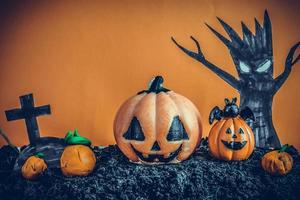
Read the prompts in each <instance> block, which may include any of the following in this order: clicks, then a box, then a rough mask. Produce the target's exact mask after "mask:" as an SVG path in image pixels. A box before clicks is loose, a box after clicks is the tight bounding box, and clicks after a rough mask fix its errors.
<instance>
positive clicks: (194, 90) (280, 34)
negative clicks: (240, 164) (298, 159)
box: [0, 0, 300, 149]
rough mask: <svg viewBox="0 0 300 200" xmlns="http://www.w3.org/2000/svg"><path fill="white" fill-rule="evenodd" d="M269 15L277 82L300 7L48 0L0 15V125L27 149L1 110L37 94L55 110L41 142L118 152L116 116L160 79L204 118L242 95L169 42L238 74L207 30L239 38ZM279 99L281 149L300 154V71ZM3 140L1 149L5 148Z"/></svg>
mask: <svg viewBox="0 0 300 200" xmlns="http://www.w3.org/2000/svg"><path fill="white" fill-rule="evenodd" d="M265 8H267V9H268V11H269V14H270V17H271V20H272V25H273V46H274V57H275V76H277V75H278V74H279V73H281V72H282V70H283V66H284V60H285V57H286V55H287V53H288V50H289V48H290V47H291V46H292V45H293V44H294V43H296V42H297V41H298V40H299V39H300V26H299V14H298V11H299V8H300V6H299V3H297V1H288V0H285V1H280V0H277V1H251V2H250V1H240V0H231V1H221V0H220V1H209V0H206V1H191V0H188V1H181V0H178V1H137V0H136V1H124V0H123V1H72V2H71V1H47V2H46V1H44V2H42V1H41V2H38V1H35V3H33V2H27V3H6V4H2V5H1V14H0V15H1V16H0V80H1V84H0V126H1V127H2V128H3V130H4V131H5V132H7V133H8V135H9V137H10V138H11V140H12V141H13V143H15V144H16V145H23V144H27V143H28V139H27V134H26V128H25V123H24V121H23V120H19V121H13V122H7V121H6V118H5V114H4V111H5V110H7V109H11V108H15V107H19V106H20V105H19V99H18V97H19V96H20V95H23V94H27V93H30V92H33V94H34V97H35V103H36V105H44V104H51V108H52V115H50V116H42V117H39V119H38V121H39V127H40V132H41V135H42V136H50V135H52V136H60V137H63V136H64V135H65V133H66V132H67V131H68V130H70V129H74V128H78V129H79V132H80V133H81V134H83V135H84V136H87V137H88V138H90V139H91V140H92V141H93V143H94V144H95V145H107V144H113V143H115V141H114V137H113V131H112V123H113V119H114V115H115V113H116V111H117V109H118V107H119V106H120V105H121V104H122V103H123V101H124V100H126V99H127V98H128V97H130V96H132V95H134V94H135V93H136V92H137V91H140V90H142V89H146V86H147V84H148V81H149V80H150V79H151V78H152V77H153V76H154V75H158V74H160V75H163V76H164V77H165V86H166V87H167V88H170V89H172V90H174V91H176V92H178V93H180V94H182V95H184V96H186V97H188V98H189V99H191V100H192V101H193V102H194V103H195V104H196V106H197V107H198V109H199V110H200V112H201V114H202V116H203V122H204V135H207V133H208V131H209V127H210V126H209V125H208V120H207V118H208V114H209V111H210V110H211V108H212V107H213V106H215V105H220V106H223V99H224V98H225V97H233V96H237V95H238V93H237V92H236V91H235V90H234V89H233V88H231V87H230V86H229V85H227V84H226V83H225V82H224V81H223V80H221V79H220V78H219V77H217V76H216V75H215V74H214V73H212V72H211V71H209V70H208V69H206V68H205V67H204V66H203V65H201V64H200V63H198V62H196V61H194V60H193V59H191V58H189V57H188V56H186V55H184V54H183V53H182V52H181V51H180V50H179V49H178V48H177V47H175V45H174V44H173V43H172V42H171V40H170V37H171V36H175V37H176V39H177V40H178V41H180V42H181V43H182V44H184V46H186V47H189V48H194V44H193V43H192V41H191V40H190V39H189V36H190V35H193V36H195V37H196V38H198V40H199V41H200V44H201V46H202V49H203V52H204V54H205V55H206V57H207V58H208V59H209V60H210V61H212V62H213V63H215V64H217V65H218V66H222V68H223V69H225V70H226V71H228V72H230V73H231V74H234V75H235V76H236V75H237V73H236V71H235V67H234V66H233V62H232V60H231V57H230V55H229V52H228V50H227V48H226V47H225V46H224V45H223V44H222V43H221V42H220V41H219V40H218V39H217V38H216V37H215V36H214V35H213V34H212V33H211V32H210V31H209V30H208V28H207V27H206V26H205V25H204V22H207V23H209V24H210V25H212V26H213V27H215V28H216V29H217V30H218V31H220V32H221V33H223V34H225V32H224V30H223V29H222V27H221V25H220V24H219V23H218V21H217V19H216V16H219V17H221V18H223V19H224V20H225V21H226V22H228V23H229V24H230V25H232V26H233V27H234V28H235V29H237V30H238V32H239V33H241V26H240V21H241V20H243V21H244V22H245V23H246V24H247V25H248V26H249V27H250V28H251V29H252V30H254V17H257V18H258V19H259V21H260V22H261V21H262V19H263V13H264V9H265ZM297 65H298V66H294V67H295V68H294V69H293V71H292V73H291V75H290V77H289V78H288V80H287V81H286V83H285V85H284V86H283V87H282V88H281V90H280V91H279V92H278V93H277V95H276V96H275V99H274V106H273V111H274V112H273V114H274V124H275V127H276V130H277V132H278V134H279V137H280V139H281V141H282V143H287V142H288V143H292V144H294V145H295V146H296V147H297V148H298V149H299V148H300V132H299V128H300V123H299V122H300V114H299V113H300V106H299V97H300V95H299V83H300V66H299V65H300V63H298V64H297ZM4 143H5V142H4V140H3V139H2V138H1V139H0V145H2V144H4Z"/></svg>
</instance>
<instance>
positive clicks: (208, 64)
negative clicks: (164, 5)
mask: <svg viewBox="0 0 300 200" xmlns="http://www.w3.org/2000/svg"><path fill="white" fill-rule="evenodd" d="M171 39H172V41H173V42H174V43H175V44H176V46H177V47H178V48H179V49H181V50H182V51H183V52H184V53H185V54H187V55H188V56H190V57H192V58H194V59H195V60H198V61H199V62H200V63H202V64H203V65H204V66H206V67H207V68H208V69H210V70H211V71H213V72H214V73H215V74H217V75H218V76H219V77H220V78H222V79H223V80H224V81H226V82H227V83H228V84H229V85H231V86H232V87H234V88H235V89H237V90H239V87H240V83H239V81H238V80H237V79H236V78H235V77H234V76H232V75H231V74H229V73H228V72H226V71H224V70H222V69H220V68H219V67H217V66H216V65H214V64H212V63H211V62H209V61H208V60H206V59H205V57H204V55H203V53H202V51H201V48H200V44H199V42H198V41H197V40H196V39H195V38H194V37H193V36H191V39H192V40H193V41H194V42H195V44H196V46H197V53H196V52H193V51H191V50H188V49H187V48H185V47H183V46H181V45H180V44H178V42H177V41H176V40H175V39H174V38H173V37H171Z"/></svg>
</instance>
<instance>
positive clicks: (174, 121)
mask: <svg viewBox="0 0 300 200" xmlns="http://www.w3.org/2000/svg"><path fill="white" fill-rule="evenodd" d="M159 81H160V82H159ZM161 83H162V77H156V78H155V80H154V81H153V82H152V84H151V87H150V89H149V90H146V91H143V92H140V93H138V95H136V96H134V97H132V98H130V99H129V100H127V101H126V102H125V103H124V104H123V105H122V106H121V108H120V109H119V111H118V113H117V116H116V118H115V123H114V133H115V138H116V141H117V144H118V146H119V148H120V149H121V151H122V152H123V153H124V154H125V155H126V156H127V157H128V158H129V159H130V160H131V161H133V162H142V163H148V164H149V163H151V164H153V163H155V164H157V163H175V162H179V161H182V160H185V159H187V158H188V157H189V156H190V155H191V153H192V152H193V151H194V150H195V148H196V146H197V144H198V143H199V141H200V138H201V133H202V125H201V121H200V115H199V112H198V111H197V109H196V108H195V106H194V105H193V103H192V102H191V101H189V100H188V99H187V98H185V97H183V96H181V95H179V94H176V93H175V92H172V91H170V90H167V89H165V88H162V86H161ZM154 85H156V86H155V87H154Z"/></svg>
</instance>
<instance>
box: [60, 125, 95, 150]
mask: <svg viewBox="0 0 300 200" xmlns="http://www.w3.org/2000/svg"><path fill="white" fill-rule="evenodd" d="M64 140H65V142H66V143H67V144H69V145H75V144H82V145H87V146H90V145H91V141H90V140H89V139H87V138H85V137H82V136H80V135H79V133H78V130H77V129H75V130H74V131H68V133H67V134H66V136H65V139H64Z"/></svg>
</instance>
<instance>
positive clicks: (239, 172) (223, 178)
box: [0, 140, 300, 200]
mask: <svg viewBox="0 0 300 200" xmlns="http://www.w3.org/2000/svg"><path fill="white" fill-rule="evenodd" d="M3 149H4V150H5V151H4V150H3ZM94 151H95V154H96V156H97V164H96V167H95V170H94V172H93V173H92V174H90V175H89V176H87V177H73V178H68V177H64V176H63V175H62V174H61V172H60V170H59V169H49V170H47V171H46V172H45V173H44V174H43V175H42V176H41V177H40V178H39V180H37V181H27V180H25V179H23V178H22V176H21V175H20V173H18V172H15V171H11V170H9V169H8V167H7V166H12V164H10V162H12V161H13V160H14V158H15V157H16V154H15V152H13V151H12V150H11V151H9V149H8V148H7V146H6V147H5V148H4V147H2V149H0V199H1V200H6V199H18V200H20V199H30V200H35V199H51V200H55V199H72V200H76V199H80V200H83V199H128V200H133V199H140V200H142V199H155V200H158V199H164V200H166V199H214V200H215V199H256V200H257V199H272V200H276V199H280V200H282V199H299V198H300V156H299V154H298V153H296V152H294V154H293V158H294V167H293V170H292V171H291V172H290V173H289V174H288V175H286V176H282V177H276V176H275V177H274V176H271V175H269V174H267V173H265V172H264V171H263V170H262V168H261V167H260V159H261V157H262V156H263V154H264V153H265V151H264V150H259V149H257V150H255V151H254V152H253V154H252V156H251V157H250V158H249V159H248V160H246V161H241V162H225V161H219V160H216V159H214V158H212V157H211V156H210V155H209V153H208V149H207V141H205V140H204V141H202V143H201V146H200V147H199V148H198V149H197V151H196V152H195V153H194V155H193V156H192V157H191V158H190V159H189V160H186V161H184V162H182V163H180V164H170V165H159V166H144V165H138V164H133V163H130V162H128V160H127V159H126V158H125V157H124V156H123V154H122V153H121V152H120V150H119V149H118V147H117V146H109V147H106V148H104V149H99V148H95V149H94Z"/></svg>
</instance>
